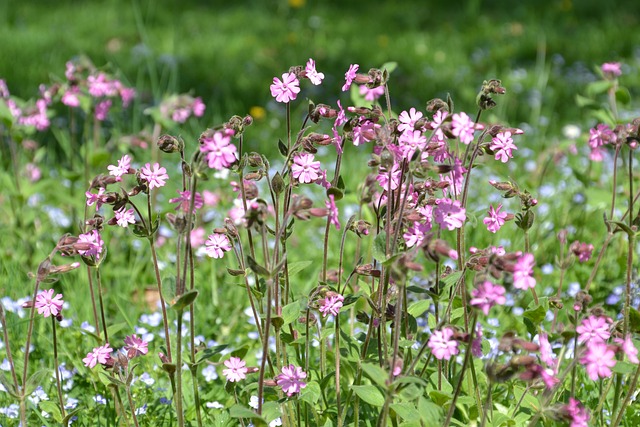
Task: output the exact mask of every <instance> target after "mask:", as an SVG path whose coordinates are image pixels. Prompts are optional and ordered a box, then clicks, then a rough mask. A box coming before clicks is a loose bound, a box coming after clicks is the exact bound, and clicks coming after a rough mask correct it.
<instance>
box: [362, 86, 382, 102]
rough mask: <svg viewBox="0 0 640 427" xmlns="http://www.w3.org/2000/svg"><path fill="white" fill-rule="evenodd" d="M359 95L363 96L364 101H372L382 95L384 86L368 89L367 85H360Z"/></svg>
mask: <svg viewBox="0 0 640 427" xmlns="http://www.w3.org/2000/svg"><path fill="white" fill-rule="evenodd" d="M359 90H360V95H363V96H364V100H365V101H369V102H373V101H375V100H376V99H378V98H380V97H381V96H382V95H384V86H378V87H374V88H371V89H369V88H368V87H367V85H360V89H359Z"/></svg>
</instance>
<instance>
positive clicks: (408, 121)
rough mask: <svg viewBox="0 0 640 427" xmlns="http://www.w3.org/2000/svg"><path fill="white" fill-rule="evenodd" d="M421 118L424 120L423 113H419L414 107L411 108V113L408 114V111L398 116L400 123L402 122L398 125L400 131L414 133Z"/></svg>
mask: <svg viewBox="0 0 640 427" xmlns="http://www.w3.org/2000/svg"><path fill="white" fill-rule="evenodd" d="M421 118H422V112H421V111H417V110H416V109H415V108H413V107H411V109H410V110H409V112H407V111H406V110H405V111H403V112H402V113H400V115H399V116H398V121H399V122H400V124H399V125H398V130H399V131H400V132H403V133H404V132H406V131H414V130H415V125H416V122H417V121H418V120H420V119H421Z"/></svg>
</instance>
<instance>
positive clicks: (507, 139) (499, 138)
mask: <svg viewBox="0 0 640 427" xmlns="http://www.w3.org/2000/svg"><path fill="white" fill-rule="evenodd" d="M489 148H490V149H491V150H492V151H493V152H494V153H495V156H496V160H500V161H501V162H502V163H507V162H508V161H509V159H512V158H513V153H512V150H517V149H518V147H516V145H515V144H514V143H513V138H511V132H509V131H507V132H500V133H499V134H497V135H496V136H495V137H494V138H493V139H492V140H491V145H490V146H489Z"/></svg>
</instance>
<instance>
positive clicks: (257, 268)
mask: <svg viewBox="0 0 640 427" xmlns="http://www.w3.org/2000/svg"><path fill="white" fill-rule="evenodd" d="M247 264H249V268H250V269H251V271H253V272H254V273H256V274H257V275H258V276H264V277H269V276H270V275H271V273H269V270H267V269H266V268H264V267H263V266H261V265H260V264H258V263H257V262H256V260H255V259H253V258H252V257H251V255H247Z"/></svg>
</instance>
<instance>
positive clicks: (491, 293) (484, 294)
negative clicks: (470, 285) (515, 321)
mask: <svg viewBox="0 0 640 427" xmlns="http://www.w3.org/2000/svg"><path fill="white" fill-rule="evenodd" d="M505 292H506V291H505V289H504V288H503V287H502V286H500V285H495V284H493V283H491V282H489V281H488V280H485V281H484V282H483V283H482V284H481V285H479V286H478V287H477V288H476V289H474V290H473V291H471V296H472V297H473V298H471V305H472V306H474V307H478V308H480V310H482V312H483V313H484V314H485V316H486V315H488V314H489V310H491V307H493V306H494V305H496V304H497V305H503V304H504V303H506V302H507V298H506V297H505V296H504V293H505Z"/></svg>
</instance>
